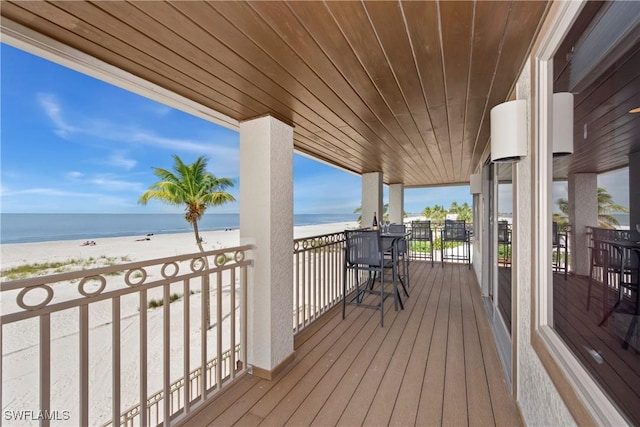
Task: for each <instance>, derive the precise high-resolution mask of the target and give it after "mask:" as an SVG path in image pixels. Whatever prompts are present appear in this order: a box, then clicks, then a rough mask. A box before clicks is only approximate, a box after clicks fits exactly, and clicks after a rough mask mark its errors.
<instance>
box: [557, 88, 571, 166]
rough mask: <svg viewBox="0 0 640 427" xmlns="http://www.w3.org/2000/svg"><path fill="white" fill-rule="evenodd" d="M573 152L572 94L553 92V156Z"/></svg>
mask: <svg viewBox="0 0 640 427" xmlns="http://www.w3.org/2000/svg"><path fill="white" fill-rule="evenodd" d="M569 154H573V94H572V93H569V92H560V93H554V94H553V157H561V156H567V155H569Z"/></svg>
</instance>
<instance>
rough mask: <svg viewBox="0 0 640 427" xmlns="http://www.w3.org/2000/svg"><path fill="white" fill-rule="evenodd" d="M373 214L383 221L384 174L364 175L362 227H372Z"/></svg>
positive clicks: (372, 173) (371, 173)
mask: <svg viewBox="0 0 640 427" xmlns="http://www.w3.org/2000/svg"><path fill="white" fill-rule="evenodd" d="M373 212H376V215H377V216H378V223H380V221H382V215H383V212H382V172H370V173H365V174H364V175H362V224H361V225H362V226H363V227H371V224H372V222H373Z"/></svg>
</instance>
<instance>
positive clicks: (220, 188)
mask: <svg viewBox="0 0 640 427" xmlns="http://www.w3.org/2000/svg"><path fill="white" fill-rule="evenodd" d="M173 160H174V165H173V171H170V170H168V169H164V168H158V167H155V168H153V172H154V174H155V175H156V176H157V177H158V178H159V179H160V181H158V182H155V183H153V184H151V186H150V187H149V189H148V190H147V191H145V192H144V193H143V194H142V195H141V196H140V198H139V199H138V202H139V203H141V204H143V205H146V204H147V203H148V202H149V200H153V199H155V200H159V201H161V202H163V203H166V204H168V205H172V206H185V215H184V218H185V220H186V221H187V222H188V223H189V224H191V226H192V227H193V233H194V236H195V239H196V244H197V245H198V247H199V248H200V251H201V252H204V248H203V247H202V239H201V238H200V232H199V230H198V221H199V220H200V219H201V218H202V215H204V213H205V211H206V210H207V208H208V207H210V206H221V205H224V204H225V203H228V202H232V201H234V200H235V198H234V197H233V196H232V195H231V194H229V193H228V192H227V191H226V190H227V188H230V187H233V181H232V180H231V179H230V178H217V177H216V176H215V175H213V174H212V173H210V172H208V171H207V163H208V159H207V157H205V156H200V157H198V158H197V159H196V161H195V162H193V163H192V164H190V165H187V164H185V163H184V162H183V161H182V159H181V158H180V157H179V156H178V155H175V154H174V155H173Z"/></svg>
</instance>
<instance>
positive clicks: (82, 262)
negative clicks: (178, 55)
mask: <svg viewBox="0 0 640 427" xmlns="http://www.w3.org/2000/svg"><path fill="white" fill-rule="evenodd" d="M119 261H123V262H127V261H130V259H129V257H127V256H123V257H108V256H105V255H102V256H100V257H98V258H94V257H90V258H86V259H81V258H72V259H68V260H64V261H52V262H36V263H32V264H22V265H18V266H15V267H10V268H5V269H2V270H1V271H0V275H1V276H2V278H3V279H4V280H20V279H26V278H29V277H40V276H47V275H50V274H60V273H68V272H70V271H73V270H74V269H77V268H82V269H87V268H99V267H109V266H113V265H117V264H118V263H119ZM120 273H121V272H117V271H116V272H113V273H109V274H106V275H110V276H111V275H118V274H120Z"/></svg>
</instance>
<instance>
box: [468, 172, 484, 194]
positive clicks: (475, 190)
mask: <svg viewBox="0 0 640 427" xmlns="http://www.w3.org/2000/svg"><path fill="white" fill-rule="evenodd" d="M469 193H471V194H481V193H482V174H479V173H472V174H471V176H470V177H469Z"/></svg>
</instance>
